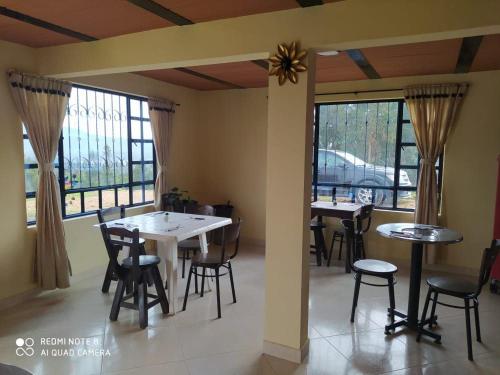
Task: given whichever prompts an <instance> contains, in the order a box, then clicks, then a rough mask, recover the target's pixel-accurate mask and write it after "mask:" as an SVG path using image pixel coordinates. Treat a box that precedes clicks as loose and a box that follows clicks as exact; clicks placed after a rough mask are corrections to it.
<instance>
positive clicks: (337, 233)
mask: <svg viewBox="0 0 500 375" xmlns="http://www.w3.org/2000/svg"><path fill="white" fill-rule="evenodd" d="M337 239H339V240H340V246H339V257H338V260H340V259H342V245H343V244H344V232H341V231H338V230H334V231H333V235H332V243H331V245H330V252H329V253H328V263H327V264H326V265H327V267H330V263H331V262H332V254H333V246H334V245H335V241H336V240H337Z"/></svg>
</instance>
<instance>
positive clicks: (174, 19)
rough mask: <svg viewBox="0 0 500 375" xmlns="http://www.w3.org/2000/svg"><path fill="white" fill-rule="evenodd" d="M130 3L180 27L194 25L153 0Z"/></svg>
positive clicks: (137, 0) (131, 0)
mask: <svg viewBox="0 0 500 375" xmlns="http://www.w3.org/2000/svg"><path fill="white" fill-rule="evenodd" d="M128 2H129V3H131V4H134V5H135V6H138V7H139V8H142V9H144V10H147V11H148V12H151V13H153V14H155V15H157V16H158V17H161V18H163V19H166V20H167V21H169V22H171V23H173V24H174V25H178V26H185V25H192V24H193V23H194V22H193V21H191V20H189V19H187V18H186V17H183V16H181V15H180V14H177V13H175V12H173V11H171V10H170V9H167V8H165V7H164V6H162V5H160V4H158V3H157V2H155V1H153V0H128Z"/></svg>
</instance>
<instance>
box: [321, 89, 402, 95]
mask: <svg viewBox="0 0 500 375" xmlns="http://www.w3.org/2000/svg"><path fill="white" fill-rule="evenodd" d="M388 91H403V89H386V90H360V91H344V92H323V93H320V94H315V95H316V96H322V95H342V94H354V95H357V94H361V93H365V92H388Z"/></svg>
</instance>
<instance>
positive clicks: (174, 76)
mask: <svg viewBox="0 0 500 375" xmlns="http://www.w3.org/2000/svg"><path fill="white" fill-rule="evenodd" d="M138 74H140V75H143V76H146V77H149V78H154V79H157V80H160V81H163V82H168V83H172V84H174V85H179V86H184V87H188V88H190V89H195V90H223V89H227V88H228V87H227V86H226V85H223V84H221V83H218V82H213V81H209V80H207V79H203V78H199V77H195V76H193V75H191V74H187V73H184V72H181V71H178V70H175V69H163V70H149V71H144V72H138Z"/></svg>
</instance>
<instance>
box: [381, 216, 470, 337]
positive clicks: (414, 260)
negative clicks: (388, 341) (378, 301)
mask: <svg viewBox="0 0 500 375" xmlns="http://www.w3.org/2000/svg"><path fill="white" fill-rule="evenodd" d="M377 233H378V234H380V235H381V236H383V237H387V238H390V239H395V240H401V241H409V242H411V270H410V289H409V296H408V311H407V313H406V314H404V313H401V312H399V311H395V312H394V313H395V315H396V316H399V317H401V318H403V319H402V320H400V321H397V322H394V323H393V324H390V325H388V326H386V332H387V331H388V330H390V329H395V328H396V327H400V326H406V327H408V328H409V329H411V330H418V329H419V321H418V305H419V300H420V280H421V278H422V255H423V247H424V245H436V244H440V245H446V244H452V243H457V242H461V241H462V240H463V237H462V234H460V233H459V232H457V231H454V230H452V229H448V228H444V227H439V226H436V225H423V224H414V223H390V224H382V225H379V226H378V227H377ZM435 319H436V317H430V318H429V319H428V320H429V321H435ZM424 323H425V322H424ZM423 325H424V324H422V327H423ZM422 333H423V334H425V335H428V336H431V337H433V338H434V339H438V335H436V334H435V333H433V332H430V331H427V330H424V329H423V328H422Z"/></svg>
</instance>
